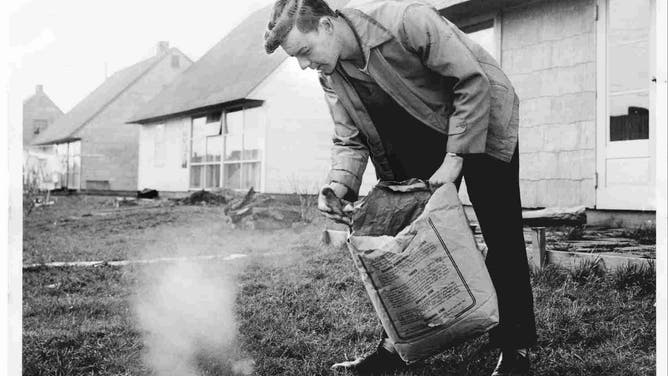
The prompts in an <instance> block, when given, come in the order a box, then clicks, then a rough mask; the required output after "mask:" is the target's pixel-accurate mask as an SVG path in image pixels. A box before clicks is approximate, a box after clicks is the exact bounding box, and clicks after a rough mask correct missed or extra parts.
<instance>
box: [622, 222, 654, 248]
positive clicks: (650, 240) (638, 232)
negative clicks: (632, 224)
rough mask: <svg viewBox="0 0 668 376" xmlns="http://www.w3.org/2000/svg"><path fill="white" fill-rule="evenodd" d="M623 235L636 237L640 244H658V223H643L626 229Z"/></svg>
mask: <svg viewBox="0 0 668 376" xmlns="http://www.w3.org/2000/svg"><path fill="white" fill-rule="evenodd" d="M622 236H623V237H626V238H631V239H635V240H636V241H637V242H638V243H640V244H646V245H647V244H656V224H654V223H653V222H648V223H643V224H642V225H640V226H638V227H636V228H634V229H630V230H625V231H624V232H623V233H622Z"/></svg>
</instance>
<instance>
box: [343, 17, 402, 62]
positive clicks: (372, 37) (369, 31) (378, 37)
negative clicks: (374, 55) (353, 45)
mask: <svg viewBox="0 0 668 376" xmlns="http://www.w3.org/2000/svg"><path fill="white" fill-rule="evenodd" d="M336 13H337V15H339V16H341V17H343V19H344V20H345V21H346V22H348V24H349V25H350V27H351V28H352V29H353V32H354V33H355V36H356V37H357V41H358V42H359V44H360V47H361V48H362V53H363V54H364V64H365V65H367V64H369V55H370V53H371V49H372V48H374V47H378V46H380V45H381V44H383V43H385V42H387V41H388V40H390V39H392V38H394V36H393V35H392V34H391V33H390V32H389V31H388V30H387V29H386V28H385V27H383V26H382V25H381V24H379V23H378V21H376V20H374V19H373V18H371V17H370V16H368V15H367V14H366V13H364V12H362V11H361V10H359V9H354V8H344V9H341V10H337V11H336ZM365 68H366V67H365Z"/></svg>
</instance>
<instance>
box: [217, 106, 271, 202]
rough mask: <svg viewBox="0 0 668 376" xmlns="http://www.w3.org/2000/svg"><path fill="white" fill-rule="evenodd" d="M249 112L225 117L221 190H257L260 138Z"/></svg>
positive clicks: (230, 114)
mask: <svg viewBox="0 0 668 376" xmlns="http://www.w3.org/2000/svg"><path fill="white" fill-rule="evenodd" d="M254 114H255V112H254V111H253V110H245V111H242V110H235V111H230V112H227V113H226V114H225V122H224V123H225V131H224V138H225V140H224V148H223V149H224V154H223V186H224V187H225V188H231V189H249V188H251V187H253V188H254V189H256V190H259V189H260V175H261V170H260V163H261V158H262V153H261V151H262V145H263V140H264V136H263V133H262V129H261V122H260V121H259V119H256V118H255V117H254V116H253V115H254Z"/></svg>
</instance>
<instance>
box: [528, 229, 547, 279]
mask: <svg viewBox="0 0 668 376" xmlns="http://www.w3.org/2000/svg"><path fill="white" fill-rule="evenodd" d="M545 252H546V245H545V227H533V228H532V229H531V251H530V252H529V254H528V256H529V265H530V266H532V267H533V268H535V269H541V268H542V267H543V266H545V262H546V253H545Z"/></svg>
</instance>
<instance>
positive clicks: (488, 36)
mask: <svg viewBox="0 0 668 376" xmlns="http://www.w3.org/2000/svg"><path fill="white" fill-rule="evenodd" d="M462 31H463V32H465V33H466V34H467V35H468V37H469V38H471V39H472V40H473V41H474V42H476V43H478V44H479V45H480V46H481V47H482V48H484V49H485V51H487V52H489V53H490V54H491V55H492V56H493V57H494V58H495V59H498V53H497V40H496V34H495V33H494V20H493V19H492V20H487V21H483V22H479V23H476V24H473V25H469V26H465V27H463V28H462Z"/></svg>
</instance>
